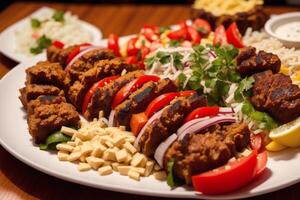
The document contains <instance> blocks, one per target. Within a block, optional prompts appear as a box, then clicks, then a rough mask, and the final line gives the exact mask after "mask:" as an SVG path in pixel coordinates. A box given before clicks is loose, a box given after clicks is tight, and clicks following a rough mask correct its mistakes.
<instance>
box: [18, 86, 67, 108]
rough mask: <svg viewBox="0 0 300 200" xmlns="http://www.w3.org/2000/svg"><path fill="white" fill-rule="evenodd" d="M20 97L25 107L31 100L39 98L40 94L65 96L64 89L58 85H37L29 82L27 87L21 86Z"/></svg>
mask: <svg viewBox="0 0 300 200" xmlns="http://www.w3.org/2000/svg"><path fill="white" fill-rule="evenodd" d="M19 91H20V96H19V99H20V101H21V102H22V104H23V106H24V108H26V107H27V103H28V102H29V101H31V100H34V99H36V98H38V97H39V96H40V95H53V96H62V97H63V96H64V95H65V94H64V91H63V90H60V89H59V88H58V87H55V86H52V85H36V84H28V85H26V87H23V88H21V89H20V90H19Z"/></svg>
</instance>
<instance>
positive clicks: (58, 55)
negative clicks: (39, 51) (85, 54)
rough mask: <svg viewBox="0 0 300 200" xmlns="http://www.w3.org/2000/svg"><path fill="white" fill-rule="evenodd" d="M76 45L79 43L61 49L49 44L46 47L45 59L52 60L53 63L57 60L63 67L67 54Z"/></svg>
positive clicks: (76, 46)
mask: <svg viewBox="0 0 300 200" xmlns="http://www.w3.org/2000/svg"><path fill="white" fill-rule="evenodd" d="M78 47H79V45H72V46H69V47H67V48H64V49H61V48H59V47H56V46H54V45H51V46H50V47H48V49H47V60H48V61H49V62H53V63H56V62H58V63H60V64H61V66H63V68H64V67H65V66H66V61H67V58H68V56H69V55H70V53H71V52H72V51H73V50H74V49H76V48H78Z"/></svg>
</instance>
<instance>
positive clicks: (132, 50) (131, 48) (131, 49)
mask: <svg viewBox="0 0 300 200" xmlns="http://www.w3.org/2000/svg"><path fill="white" fill-rule="evenodd" d="M137 41H138V38H137V37H134V38H131V39H130V40H129V41H128V43H127V56H136V55H137V53H138V51H139V49H138V48H136V46H135V44H136V42H137Z"/></svg>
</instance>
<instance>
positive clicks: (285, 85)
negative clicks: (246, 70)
mask: <svg viewBox="0 0 300 200" xmlns="http://www.w3.org/2000/svg"><path fill="white" fill-rule="evenodd" d="M254 79H255V83H254V85H253V88H252V96H251V98H250V101H251V103H252V104H253V105H254V106H255V108H256V109H257V110H259V111H264V112H268V113H270V114H271V116H272V117H274V118H275V119H277V120H279V121H280V122H282V123H287V122H290V121H292V120H294V119H296V118H298V117H299V116H300V88H299V86H297V85H294V84H292V80H291V78H290V77H289V76H286V75H284V74H280V73H279V74H275V75H274V74H272V72H271V71H266V72H261V73H257V74H255V75H254Z"/></svg>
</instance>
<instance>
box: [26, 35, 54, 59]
mask: <svg viewBox="0 0 300 200" xmlns="http://www.w3.org/2000/svg"><path fill="white" fill-rule="evenodd" d="M36 43H37V46H36V47H32V48H30V53H32V54H34V55H36V54H39V53H42V52H43V50H44V49H46V48H48V47H49V46H50V45H51V44H52V41H51V39H49V38H47V37H46V36H45V35H43V36H42V37H40V38H39V39H37V41H36Z"/></svg>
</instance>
